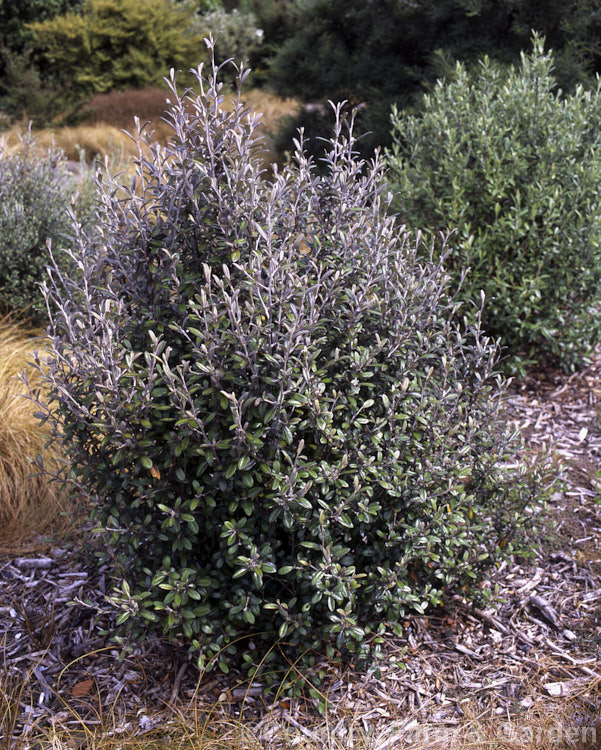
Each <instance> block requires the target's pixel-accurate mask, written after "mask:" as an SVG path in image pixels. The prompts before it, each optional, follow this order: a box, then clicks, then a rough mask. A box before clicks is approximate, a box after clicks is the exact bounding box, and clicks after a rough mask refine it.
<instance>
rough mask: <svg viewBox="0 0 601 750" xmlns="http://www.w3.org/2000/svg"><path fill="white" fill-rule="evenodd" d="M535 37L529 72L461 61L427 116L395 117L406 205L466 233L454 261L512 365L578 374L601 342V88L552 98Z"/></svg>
mask: <svg viewBox="0 0 601 750" xmlns="http://www.w3.org/2000/svg"><path fill="white" fill-rule="evenodd" d="M554 88H555V81H554V79H553V76H552V56H551V54H550V53H548V54H545V53H544V51H543V42H542V40H540V39H535V41H534V50H533V52H532V54H530V55H523V56H522V62H521V66H520V67H519V68H509V69H503V68H501V67H500V66H499V65H497V64H494V63H492V62H491V61H489V60H488V59H485V60H484V61H483V62H482V63H481V65H480V66H479V68H478V69H477V71H476V73H475V74H474V75H473V76H470V74H468V72H467V71H466V70H465V69H464V68H463V66H461V65H459V64H458V65H457V68H456V72H455V76H454V77H453V79H452V80H450V81H439V82H438V84H437V85H436V87H435V89H434V91H433V92H432V93H431V94H429V95H428V96H426V97H425V98H424V105H423V111H422V112H421V113H420V114H419V115H408V114H405V115H401V114H398V113H397V114H395V115H394V116H393V135H394V139H395V147H394V148H393V150H392V151H391V153H390V154H389V155H388V164H389V166H390V182H391V185H392V187H393V189H394V191H395V192H396V202H397V206H398V209H399V211H400V213H401V215H402V217H403V219H404V220H406V221H407V222H408V224H409V225H410V226H412V227H414V228H419V229H423V230H426V229H427V230H428V232H430V233H432V234H435V233H437V232H439V231H443V232H447V231H449V230H450V229H451V228H453V229H456V231H455V233H454V235H453V237H452V240H451V244H452V246H453V250H452V252H451V253H450V254H449V256H448V258H447V268H448V269H449V271H450V272H451V273H452V274H453V276H454V282H455V286H458V284H459V280H460V278H462V275H463V272H464V269H466V268H468V267H469V269H470V270H469V273H468V275H467V280H466V281H465V282H464V283H463V287H462V290H461V292H460V295H461V297H463V298H464V299H472V300H473V299H478V298H479V296H480V290H482V289H483V290H484V291H485V292H486V297H487V304H486V306H485V312H484V319H483V320H484V327H485V330H486V331H487V332H488V334H489V335H491V336H494V337H497V336H499V337H501V339H502V343H503V345H504V346H505V347H506V351H507V354H508V357H509V359H508V362H507V365H508V367H511V368H512V369H514V370H515V369H517V370H521V369H523V367H524V366H526V365H529V364H532V363H534V362H537V363H548V362H550V363H553V364H556V363H559V364H560V365H561V366H562V367H564V368H565V369H570V368H573V367H575V366H576V365H578V363H579V362H581V361H582V359H583V357H584V355H585V354H586V352H587V351H588V350H589V349H590V347H591V346H592V345H594V344H596V343H597V341H598V340H599V332H600V330H601V308H600V307H599V305H598V298H599V293H600V292H601V194H600V193H599V183H600V180H601V152H600V150H599V148H600V146H601V141H600V139H599V136H598V133H599V129H598V118H599V115H598V113H599V107H600V106H601V89H600V88H599V86H597V88H596V89H595V90H593V91H585V90H583V89H582V88H578V89H577V90H576V91H575V93H574V94H573V95H571V96H567V97H565V98H562V97H561V96H560V92H557V93H556V92H555V91H554Z"/></svg>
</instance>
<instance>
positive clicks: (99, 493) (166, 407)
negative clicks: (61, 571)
mask: <svg viewBox="0 0 601 750" xmlns="http://www.w3.org/2000/svg"><path fill="white" fill-rule="evenodd" d="M217 76H218V72H217V71H216V70H215V69H214V68H213V69H212V72H211V74H210V75H209V76H207V77H206V78H205V77H203V76H202V75H201V73H200V71H199V74H198V78H199V86H200V90H201V93H200V94H195V95H190V96H189V97H187V98H186V101H183V100H182V99H181V98H180V97H179V96H178V95H177V93H176V87H175V82H174V81H173V80H172V82H171V87H172V89H173V95H172V96H171V105H170V115H169V117H170V119H171V121H172V124H173V130H174V139H173V140H172V141H171V142H170V144H169V145H168V146H167V147H166V148H165V149H161V148H160V147H158V146H154V147H153V148H152V156H151V157H149V158H144V156H143V154H144V153H146V151H145V149H141V151H140V153H141V155H142V156H141V158H140V160H139V161H138V163H137V178H136V180H135V182H134V184H133V185H132V187H131V189H127V190H119V188H118V186H116V185H114V184H112V183H111V182H110V181H109V179H108V178H107V179H105V180H103V181H102V183H101V184H100V186H99V188H100V189H101V190H102V196H103V197H102V211H100V212H99V215H98V218H99V226H98V230H97V231H98V237H97V239H94V238H93V237H88V236H87V235H86V232H85V231H82V230H81V229H78V230H77V231H78V240H77V244H76V246H75V248H74V249H73V250H72V251H71V256H72V260H73V263H74V264H75V266H76V267H77V268H78V269H79V272H80V275H79V276H78V277H77V278H75V277H74V276H73V275H72V274H71V275H68V274H65V273H63V272H62V271H61V269H60V267H59V266H58V265H56V266H54V267H53V269H52V271H51V276H50V281H49V283H48V286H47V288H46V296H47V300H48V303H49V306H50V308H51V310H52V322H51V327H50V329H51V335H52V342H53V352H54V353H51V354H50V355H49V356H48V362H47V364H48V376H47V381H48V384H49V389H50V397H51V401H50V404H49V405H45V406H44V405H42V407H43V409H44V410H45V413H46V419H47V420H50V422H51V423H52V424H53V425H54V428H55V431H56V435H57V437H61V438H62V439H63V440H64V442H65V444H66V447H67V449H68V452H69V456H70V458H71V460H72V470H71V472H72V473H71V478H72V481H73V482H74V483H75V485H76V486H77V488H78V490H79V491H83V492H85V493H86V494H87V495H89V496H90V498H91V499H92V502H93V503H94V505H95V511H94V513H95V516H94V517H95V519H96V522H97V532H98V534H99V539H100V541H101V542H102V543H101V544H100V545H99V548H98V550H97V555H98V556H99V559H100V560H101V561H102V562H103V563H110V564H111V566H112V568H113V571H114V574H115V576H116V580H121V579H122V583H121V584H119V585H118V586H117V587H116V588H115V590H114V591H113V593H112V595H111V601H112V603H113V604H114V606H115V607H116V608H117V611H118V612H119V615H118V617H117V623H118V624H120V625H122V628H123V632H125V633H129V634H133V635H139V634H140V633H142V632H144V631H145V629H147V628H149V629H151V630H155V631H157V630H158V631H159V632H163V633H167V634H169V636H170V637H173V638H179V637H184V638H185V639H186V640H187V642H188V643H189V644H190V646H191V648H192V649H193V650H197V651H199V652H200V656H199V662H200V664H201V665H203V664H204V665H206V664H207V663H208V662H210V661H211V659H213V657H215V656H217V655H218V654H219V658H218V661H219V664H220V666H221V667H222V668H223V669H224V670H227V668H228V667H227V658H226V656H227V653H230V652H231V651H233V650H235V646H234V645H233V644H234V641H236V639H239V638H241V637H242V636H245V635H249V634H251V633H253V632H255V633H258V634H259V635H256V637H255V643H258V642H259V641H260V639H261V638H263V639H267V640H268V642H270V643H271V645H273V643H274V642H275V641H276V640H277V639H278V638H281V639H284V640H285V642H287V643H288V644H290V648H292V649H293V650H294V648H295V647H297V648H298V649H299V650H300V652H302V651H303V650H304V649H305V648H310V647H312V646H317V645H319V644H320V643H322V641H323V640H326V641H327V643H328V645H327V649H328V651H327V653H328V654H329V655H330V656H331V655H333V653H334V648H335V647H336V648H337V649H339V650H341V651H343V652H345V653H348V652H349V651H350V652H356V653H357V654H358V656H360V657H363V656H366V654H367V652H368V651H369V649H370V648H371V647H374V648H376V649H377V644H376V642H375V641H373V642H372V637H373V638H375V637H376V635H375V634H381V633H382V632H384V631H385V630H386V628H387V626H388V625H389V626H390V628H392V629H393V630H395V631H397V632H399V631H400V628H401V626H400V624H399V618H400V617H401V616H402V615H403V614H404V613H406V612H409V611H419V612H421V611H423V610H424V609H425V608H426V607H427V606H429V605H432V604H437V603H439V602H441V601H442V600H443V599H444V596H445V593H444V592H445V590H446V589H447V588H448V589H449V590H453V588H454V587H458V586H464V585H465V586H467V585H468V584H469V583H470V582H471V581H473V580H476V581H477V580H478V579H479V578H480V577H481V575H482V573H483V570H484V569H485V568H486V567H487V566H489V565H490V564H491V563H492V562H493V561H494V560H496V559H497V558H498V557H499V556H500V555H502V554H504V552H507V550H509V549H510V546H511V545H510V544H509V540H510V539H511V537H512V535H513V534H514V533H515V532H516V530H517V528H518V526H519V524H520V522H521V519H522V510H523V507H524V504H525V503H526V501H527V500H528V498H529V495H530V490H529V489H528V487H527V486H526V483H525V482H524V478H523V476H522V473H521V471H520V470H514V469H509V468H507V466H506V465H505V460H506V459H508V458H509V456H510V455H511V453H512V450H513V448H514V446H513V444H512V443H511V441H510V440H509V438H508V437H507V436H504V435H503V434H502V431H501V430H500V429H498V428H497V427H496V426H495V421H494V415H495V410H496V397H495V395H494V394H495V393H496V388H497V385H498V382H497V379H496V378H495V377H494V376H493V369H492V368H493V363H494V358H495V348H494V346H492V345H491V343H490V342H489V341H488V340H487V339H485V338H483V337H482V336H481V335H480V333H479V331H478V330H477V328H475V327H472V328H469V329H465V330H464V329H463V328H461V327H459V326H457V325H455V324H453V323H451V322H449V319H450V317H451V315H450V313H451V310H452V304H453V303H452V300H450V299H449V298H448V296H447V294H446V286H445V285H446V278H445V276H444V274H443V273H442V271H441V266H440V264H435V263H432V262H430V261H428V260H420V259H419V254H418V251H417V248H416V245H415V244H414V243H413V242H412V241H410V238H409V236H408V235H407V234H406V233H404V232H403V231H402V230H400V229H399V227H398V226H396V224H395V222H394V220H393V219H392V218H389V217H387V216H386V215H385V204H386V201H385V200H384V197H383V194H382V169H381V166H380V165H379V164H378V163H377V162H376V163H374V164H365V163H363V162H361V161H358V160H357V159H356V158H355V156H354V152H353V145H354V144H353V140H352V135H351V133H350V132H349V133H347V134H346V135H345V131H344V127H343V124H342V123H341V120H340V117H337V125H336V136H335V138H334V139H333V140H332V142H331V144H330V150H329V155H328V157H327V162H328V170H327V172H326V174H325V175H324V176H323V177H319V176H318V175H317V174H316V173H315V171H314V169H313V165H312V164H311V162H310V160H308V159H307V158H306V157H305V156H304V154H303V149H302V137H300V140H299V144H298V150H297V152H296V156H295V158H296V162H295V164H294V165H291V166H289V167H286V168H285V169H284V170H283V171H282V172H277V171H276V173H275V176H274V177H273V179H272V180H269V181H268V180H267V179H265V176H264V175H262V173H261V168H260V166H259V165H260V161H259V159H258V157H257V156H255V154H254V151H255V148H256V146H257V142H256V135H255V129H256V127H257V120H256V118H254V117H253V116H251V115H250V114H249V113H248V111H246V110H245V108H244V107H243V105H242V104H241V102H240V100H239V99H238V100H236V101H235V103H234V106H233V107H232V108H231V109H230V108H228V110H226V109H224V108H223V107H221V104H222V103H223V98H222V96H221V93H220V92H221V90H222V88H221V84H219V83H218V82H217V80H218V78H217ZM243 77H244V75H241V79H242V78H243ZM339 111H340V110H339V108H337V109H336V112H337V113H338V114H339ZM140 139H141V140H144V135H143V134H141V135H140ZM503 550H504V551H503ZM368 636H370V637H369V638H368ZM221 649H225V650H224V651H221ZM253 653H254V654H255V657H256V654H257V653H259V652H258V651H254V652H253V651H248V652H247V653H246V654H245V657H244V658H245V659H246V661H247V662H248V664H249V666H250V668H251V669H254V668H255V666H253V665H254V664H255V662H254V661H253ZM259 658H260V657H259ZM305 663H306V659H305Z"/></svg>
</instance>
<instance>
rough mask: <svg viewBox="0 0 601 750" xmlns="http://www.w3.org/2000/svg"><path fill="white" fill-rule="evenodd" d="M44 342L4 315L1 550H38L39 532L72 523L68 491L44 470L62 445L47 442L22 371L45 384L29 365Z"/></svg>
mask: <svg viewBox="0 0 601 750" xmlns="http://www.w3.org/2000/svg"><path fill="white" fill-rule="evenodd" d="M40 345H41V341H40V338H39V333H38V334H37V336H36V332H34V331H31V330H28V329H26V328H24V327H23V326H20V325H17V324H16V323H14V322H13V321H12V320H11V319H10V318H2V319H0V554H7V553H10V552H15V551H17V552H25V551H30V550H33V549H36V548H38V547H39V545H40V544H41V542H40V541H39V536H40V535H41V534H49V533H53V532H57V533H58V532H63V531H64V530H65V529H66V527H67V526H68V525H69V521H68V519H67V516H66V515H65V511H66V510H67V508H68V506H69V504H70V503H69V501H68V500H67V497H66V494H65V492H64V491H63V489H62V488H61V486H60V484H59V483H57V482H53V481H50V478H49V477H48V476H47V475H45V474H42V473H41V472H40V469H39V466H38V465H37V464H36V456H38V455H39V456H43V459H44V465H45V466H46V468H47V469H50V470H52V469H53V468H55V467H57V466H58V463H59V461H60V453H59V449H58V447H53V446H49V447H47V446H46V442H47V439H48V434H49V433H48V430H46V429H45V427H42V426H40V422H39V420H38V419H37V417H35V412H36V406H35V404H34V402H33V401H31V400H29V399H27V398H25V396H24V395H23V393H25V392H26V387H25V385H24V383H23V382H22V380H21V378H20V377H19V374H20V373H21V372H23V370H25V371H26V373H27V377H28V379H29V382H30V384H31V385H32V387H34V388H38V387H39V388H41V387H43V386H42V383H41V382H40V375H39V374H38V373H37V372H36V371H35V370H34V369H33V368H32V367H31V366H30V365H29V362H30V360H32V359H33V351H34V349H36V348H38V347H39V346H40Z"/></svg>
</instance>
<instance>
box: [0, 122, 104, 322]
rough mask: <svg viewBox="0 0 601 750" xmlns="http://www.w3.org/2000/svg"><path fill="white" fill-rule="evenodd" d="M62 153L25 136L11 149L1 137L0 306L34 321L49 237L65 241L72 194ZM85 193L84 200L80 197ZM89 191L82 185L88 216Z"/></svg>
mask: <svg viewBox="0 0 601 750" xmlns="http://www.w3.org/2000/svg"><path fill="white" fill-rule="evenodd" d="M76 188H77V186H76V183H75V179H74V178H73V176H72V175H71V174H70V173H69V172H68V171H67V170H66V168H65V160H64V156H63V154H62V152H60V151H58V150H56V149H51V150H47V151H46V150H44V151H39V150H37V147H36V143H35V140H34V139H33V138H32V137H31V136H30V135H26V136H25V137H24V139H23V142H22V148H21V149H20V150H18V151H15V152H10V151H9V150H8V149H7V148H6V145H5V144H4V143H2V142H1V141H0V311H1V312H2V313H7V312H11V311H13V312H23V314H24V315H25V316H26V317H27V318H28V319H30V320H31V321H33V322H34V323H42V322H44V321H45V320H46V305H45V302H44V299H43V296H42V293H41V290H40V284H41V282H42V281H43V279H44V278H45V276H46V272H45V269H46V265H47V263H48V261H49V255H48V249H47V242H48V240H51V241H52V242H53V244H54V246H55V248H56V257H57V258H59V257H60V251H59V249H60V248H61V247H63V246H66V245H68V244H69V234H70V233H71V231H72V230H71V222H70V220H69V217H68V215H67V208H68V207H69V205H70V204H71V199H72V198H73V197H74V195H75V193H76ZM84 196H85V200H83V197H84ZM92 205H93V193H92V191H91V190H89V189H88V190H87V191H86V190H85V189H84V191H83V194H82V201H80V204H79V208H80V209H81V218H82V220H84V221H86V220H87V219H86V216H87V217H89V215H90V213H91V211H92Z"/></svg>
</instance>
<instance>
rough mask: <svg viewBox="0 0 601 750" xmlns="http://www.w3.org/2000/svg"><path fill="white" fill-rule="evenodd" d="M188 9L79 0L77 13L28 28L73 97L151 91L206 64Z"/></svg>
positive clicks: (165, 1) (135, 0) (162, 1)
mask: <svg viewBox="0 0 601 750" xmlns="http://www.w3.org/2000/svg"><path fill="white" fill-rule="evenodd" d="M192 22H193V10H192V8H191V7H190V6H188V5H177V4H175V3H173V2H171V0H146V1H145V2H144V3H141V2H139V0H84V4H83V7H82V9H81V12H69V13H66V14H64V15H62V16H57V17H55V18H51V19H48V20H46V21H43V22H38V23H35V24H32V26H31V29H32V31H33V33H34V44H35V45H36V46H37V47H39V48H40V49H41V50H42V51H43V54H44V59H45V61H46V64H47V65H48V66H49V69H50V71H51V73H52V74H53V75H54V76H55V77H56V78H58V79H59V80H61V81H62V82H63V83H64V84H65V85H68V86H69V88H70V90H71V92H72V94H73V96H81V95H91V94H94V93H102V92H105V91H109V90H111V89H123V88H130V87H131V88H138V87H144V86H156V85H159V84H161V83H162V81H163V77H164V76H165V75H167V74H168V72H169V69H170V68H172V67H173V68H176V69H179V68H181V69H183V70H187V69H188V68H190V67H195V66H197V65H198V64H199V63H200V62H201V61H202V60H203V59H206V48H205V46H204V44H203V42H202V37H201V36H200V35H199V34H197V33H194V32H193V31H191V26H192Z"/></svg>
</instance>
